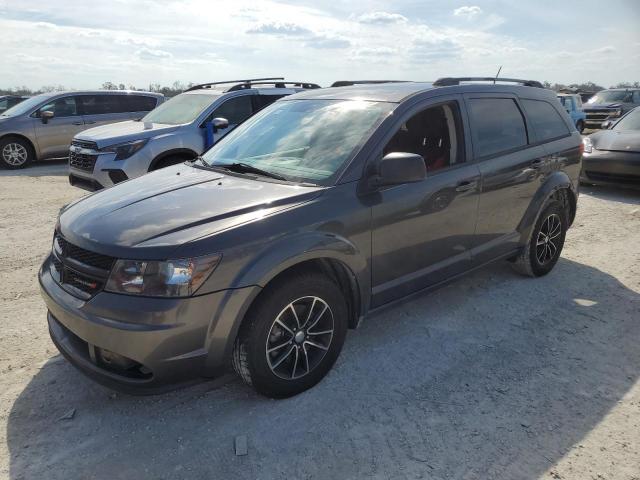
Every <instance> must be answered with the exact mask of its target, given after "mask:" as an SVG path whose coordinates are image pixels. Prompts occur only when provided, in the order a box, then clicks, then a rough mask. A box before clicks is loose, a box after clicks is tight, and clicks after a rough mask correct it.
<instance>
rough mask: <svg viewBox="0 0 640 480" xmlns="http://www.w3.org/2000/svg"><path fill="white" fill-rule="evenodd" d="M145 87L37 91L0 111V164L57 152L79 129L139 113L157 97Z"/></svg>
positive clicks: (63, 153)
mask: <svg viewBox="0 0 640 480" xmlns="http://www.w3.org/2000/svg"><path fill="white" fill-rule="evenodd" d="M163 100H164V96H163V95H161V94H157V93H150V92H134V91H126V90H113V91H112V90H97V91H75V92H52V93H43V94H41V95H36V96H34V97H31V98H28V99H27V100H24V101H23V102H21V103H19V104H17V105H16V106H14V107H12V108H9V109H8V110H6V111H5V112H4V113H2V114H0V165H1V166H3V167H5V168H10V169H16V168H24V167H26V166H27V165H28V164H29V163H30V162H32V161H35V160H43V159H48V158H63V157H67V155H68V154H69V143H70V142H71V139H72V138H73V136H74V135H75V134H77V133H79V132H81V131H82V130H85V129H87V128H91V127H94V126H96V125H104V124H107V123H113V122H120V121H123V120H129V119H132V118H140V117H142V116H144V115H145V114H146V113H147V112H148V111H150V110H153V109H154V108H155V107H156V106H158V105H159V104H160V103H162V102H163Z"/></svg>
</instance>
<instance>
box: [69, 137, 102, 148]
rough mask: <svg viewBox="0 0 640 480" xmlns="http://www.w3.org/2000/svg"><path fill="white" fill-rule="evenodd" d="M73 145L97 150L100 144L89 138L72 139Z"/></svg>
mask: <svg viewBox="0 0 640 480" xmlns="http://www.w3.org/2000/svg"><path fill="white" fill-rule="evenodd" d="M71 145H72V146H74V147H80V148H86V149H87V150H97V149H98V144H97V143H96V142H89V141H87V140H77V139H75V138H74V139H73V140H71Z"/></svg>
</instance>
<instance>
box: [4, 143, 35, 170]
mask: <svg viewBox="0 0 640 480" xmlns="http://www.w3.org/2000/svg"><path fill="white" fill-rule="evenodd" d="M28 155H29V153H28V152H27V149H26V148H25V146H24V145H20V144H19V143H7V144H6V145H5V146H4V148H3V149H2V159H3V160H4V161H5V162H6V163H7V164H8V165H11V166H13V167H19V166H20V165H23V164H24V163H25V162H26V161H27V157H28Z"/></svg>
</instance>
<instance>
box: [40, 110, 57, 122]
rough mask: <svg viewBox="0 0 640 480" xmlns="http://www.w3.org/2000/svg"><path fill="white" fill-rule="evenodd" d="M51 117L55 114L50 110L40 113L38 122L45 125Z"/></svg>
mask: <svg viewBox="0 0 640 480" xmlns="http://www.w3.org/2000/svg"><path fill="white" fill-rule="evenodd" d="M53 117H55V114H54V113H53V112H52V111H51V110H44V111H42V112H40V120H42V123H47V122H48V121H49V120H51V119H52V118H53Z"/></svg>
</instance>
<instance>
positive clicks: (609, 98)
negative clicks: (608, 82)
mask: <svg viewBox="0 0 640 480" xmlns="http://www.w3.org/2000/svg"><path fill="white" fill-rule="evenodd" d="M638 105H640V88H612V89H609V90H601V91H599V92H598V93H596V94H595V95H594V96H592V97H591V98H590V99H589V101H588V102H587V103H586V105H584V107H583V108H584V111H585V113H586V114H587V120H586V123H585V127H586V128H590V129H598V128H602V122H604V121H605V120H607V119H612V120H615V119H618V118H620V117H621V116H622V115H624V114H625V113H627V112H628V111H629V110H631V109H633V108H635V107H637V106H638Z"/></svg>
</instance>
